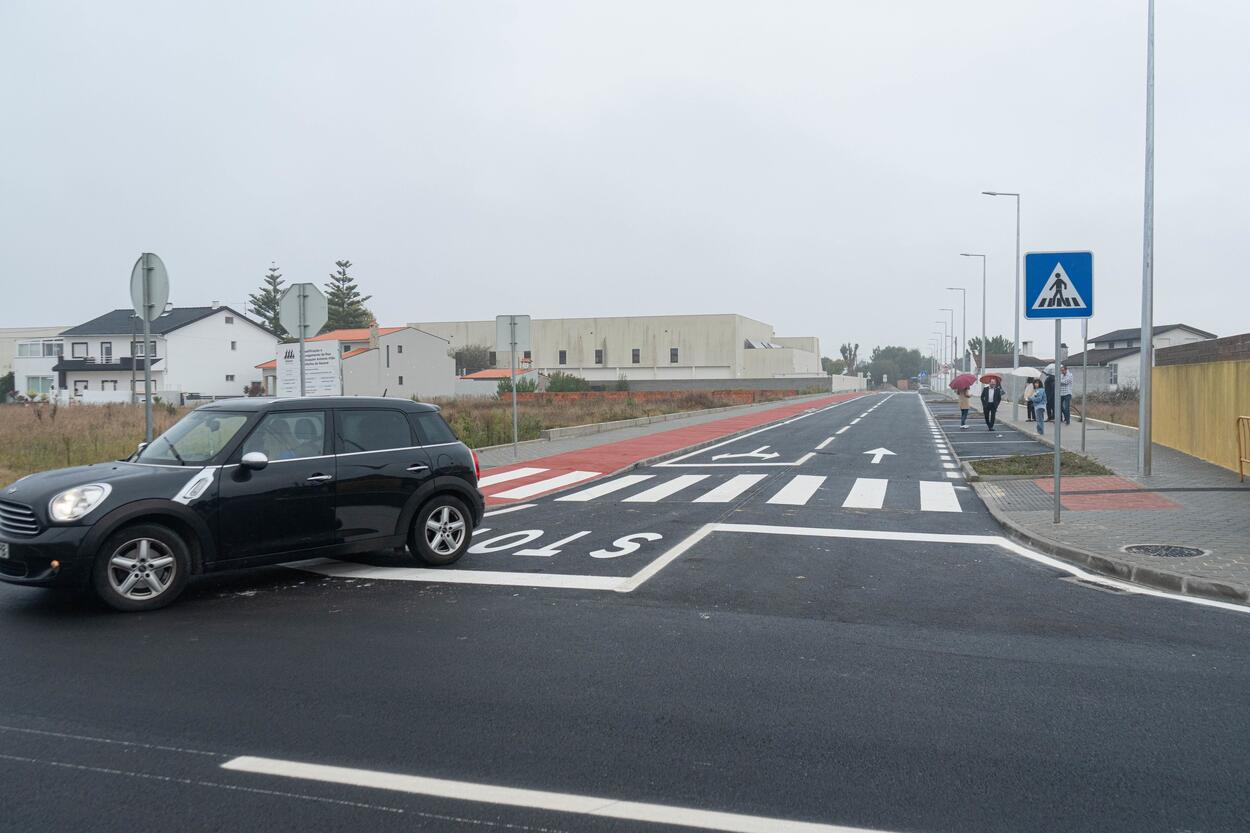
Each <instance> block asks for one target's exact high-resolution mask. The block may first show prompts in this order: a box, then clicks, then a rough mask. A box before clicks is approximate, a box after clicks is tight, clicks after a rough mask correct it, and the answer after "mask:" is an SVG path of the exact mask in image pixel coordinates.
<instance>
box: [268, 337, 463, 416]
mask: <svg viewBox="0 0 1250 833" xmlns="http://www.w3.org/2000/svg"><path fill="white" fill-rule="evenodd" d="M307 340H308V341H311V342H323V341H337V342H338V343H339V349H340V350H341V355H340V360H341V367H342V375H343V394H344V395H346V396H399V397H404V398H408V397H413V396H415V397H417V398H418V399H431V398H433V397H436V396H454V395H455V393H456V361H455V359H453V358H452V357H451V356H450V355H448V343H447V339H445V338H440V337H439V336H436V335H433V334H431V333H427V332H425V331H423V330H419V329H417V328H415V327H358V328H355V329H345V330H330V331H329V332H325V333H322V334H321V335H318V336H314V337H313V338H310V339H307ZM273 353H274V350H273V349H271V350H270V355H273ZM276 366H277V360H276V359H273V360H271V361H267V362H264V363H262V364H260V365H257V367H256V372H257V373H258V374H262V375H263V376H262V378H263V379H264V381H265V385H266V391H267V392H268V393H270V394H273V393H276V390H277V369H276Z"/></svg>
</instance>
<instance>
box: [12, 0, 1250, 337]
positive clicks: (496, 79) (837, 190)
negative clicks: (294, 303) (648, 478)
mask: <svg viewBox="0 0 1250 833" xmlns="http://www.w3.org/2000/svg"><path fill="white" fill-rule="evenodd" d="M1145 16H1146V0H1132V2H1129V1H1128V0H1098V1H1097V2H1090V0H1045V1H1044V2H1042V1H1041V0H1038V1H1037V2H1034V1H1033V0H1010V2H1003V0H992V1H990V0H987V1H986V2H972V1H971V0H967V1H966V2H961V0H949V2H941V3H939V2H933V0H923V1H921V2H905V1H904V0H891V1H890V2H885V1H884V0H882V1H881V2H869V1H868V0H863V1H862V2H846V0H843V1H842V2H834V0H822V2H812V3H800V2H793V0H787V2H756V3H742V2H728V0H710V1H709V2H675V1H674V0H664V2H639V0H628V2H611V3H609V2H603V0H593V1H592V2H569V3H558V2H544V1H543V0H527V2H523V3H502V2H468V1H467V0H447V1H446V2H438V3H430V2H426V3H416V2H394V3H382V2H369V3H359V4H348V3H343V2H309V1H308V0H292V2H246V3H235V2H218V3H211V4H194V5H192V4H186V3H164V2H162V3H151V4H136V3H126V2H108V3H100V2H81V3H64V2H54V0H5V1H4V2H3V3H0V31H3V32H4V33H5V34H6V37H5V48H4V50H3V51H2V52H0V79H3V81H0V113H3V118H4V128H3V130H2V131H0V158H2V159H3V164H2V165H0V247H2V248H3V250H4V251H5V254H6V259H7V261H8V263H7V265H6V266H7V268H6V272H7V273H8V277H6V278H5V280H4V292H3V296H2V300H0V326H20V325H26V324H43V323H47V324H66V325H70V324H75V323H79V322H81V321H83V320H86V319H88V318H91V317H93V316H95V315H98V314H100V313H101V312H103V311H104V310H106V309H111V308H114V307H120V306H127V305H128V303H129V300H128V292H127V284H128V278H129V273H130V267H131V264H132V263H133V262H134V259H135V258H136V257H137V255H138V253H139V252H140V251H143V250H148V251H154V252H157V253H158V254H160V255H161V256H162V258H163V259H164V260H165V263H166V264H167V266H168V267H169V270H170V276H171V283H172V286H173V291H172V294H171V297H172V300H174V301H175V303H177V304H179V305H194V304H204V303H207V302H208V301H210V300H214V299H216V300H221V301H222V302H224V303H229V304H231V305H236V306H239V305H241V304H242V302H243V299H244V298H245V297H246V295H247V293H248V292H250V291H253V290H254V289H255V287H256V286H257V285H258V284H259V282H260V278H261V276H262V274H263V273H264V272H265V269H266V268H267V267H268V265H269V263H270V261H271V260H277V261H278V263H279V265H280V267H281V269H282V271H283V274H284V275H285V276H286V278H287V279H288V280H310V281H315V282H317V283H322V282H323V281H324V280H325V278H326V276H327V275H328V273H329V272H330V271H331V270H332V268H333V261H334V260H336V259H339V258H349V259H351V260H352V261H353V262H354V263H355V268H354V270H353V271H354V273H355V274H356V276H357V277H358V278H359V280H360V283H361V286H362V289H364V290H365V291H366V292H368V293H372V294H373V295H374V300H373V302H372V304H371V306H372V308H373V309H374V311H375V313H376V314H377V315H378V318H379V320H380V321H381V323H382V324H384V325H385V324H394V323H402V322H406V321H416V320H427V321H428V320H444V319H461V318H489V317H493V316H494V315H496V314H498V313H507V312H517V313H529V314H531V315H534V316H535V317H554V316H581V315H587V316H590V315H634V314H637V315H644V314H661V313H705V312H706V313H711V312H738V313H741V314H744V315H748V316H751V317H754V318H758V319H761V320H764V321H767V322H769V323H771V324H773V325H774V326H775V327H776V330H777V334H778V335H817V336H819V337H820V339H821V344H822V349H823V351H824V352H825V353H826V354H827V355H832V356H836V355H837V345H838V344H839V343H840V342H842V341H847V340H849V341H858V342H860V344H861V355H866V354H867V352H868V350H869V348H871V346H873V345H875V344H887V343H894V344H906V345H909V346H915V347H921V348H923V347H924V345H925V342H926V341H927V340H928V338H929V334H930V333H931V331H932V330H934V329H937V328H938V327H937V325H936V323H935V322H936V321H937V320H938V319H939V317H941V316H942V315H944V313H939V312H938V309H939V308H940V307H944V306H946V307H949V306H953V305H954V306H956V308H957V309H958V294H957V293H951V292H947V291H945V289H944V287H946V286H951V285H955V284H963V285H966V286H968V287H970V288H971V289H972V290H974V291H972V292H970V293H969V295H970V297H969V322H970V325H971V326H970V329H969V335H970V336H971V335H975V334H977V333H978V332H979V330H980V323H979V322H980V299H979V290H980V265H979V262H978V261H975V260H971V259H967V258H961V257H959V256H958V253H959V252H960V251H969V250H971V251H981V252H986V253H987V254H988V255H989V256H990V260H989V275H990V288H989V293H990V299H989V319H990V323H989V329H990V332H991V334H994V333H1006V334H1008V335H1009V334H1010V332H1011V314H1012V298H1011V294H1012V289H1011V282H1012V275H1013V272H1012V253H1013V247H1014V212H1013V204H1012V201H1011V200H1010V199H1007V198H990V197H983V196H980V195H979V192H980V191H982V190H985V189H995V190H1004V191H1021V192H1023V194H1024V202H1023V217H1024V223H1023V248H1024V250H1025V251H1028V250H1031V249H1036V250H1048V249H1077V248H1089V249H1093V250H1094V252H1095V276H1096V280H1097V299H1096V306H1097V308H1098V310H1099V314H1098V315H1097V317H1096V318H1094V319H1093V321H1092V322H1091V334H1097V333H1100V332H1102V331H1105V330H1109V329H1114V328H1118V327H1124V326H1135V325H1137V324H1138V323H1140V321H1139V316H1140V280H1141V232H1142V167H1143V138H1144V123H1145V115H1144V97H1145V94H1144V78H1145ZM1157 26H1158V89H1157V99H1156V107H1157V127H1156V130H1157V197H1156V199H1157V202H1156V321H1157V322H1159V323H1172V322H1174V321H1184V322H1188V323H1192V324H1194V325H1197V326H1199V327H1202V328H1205V329H1208V330H1212V331H1215V332H1217V333H1218V334H1220V335H1228V334H1231V333H1236V332H1244V331H1246V330H1250V315H1247V309H1248V308H1250V282H1248V281H1247V278H1246V276H1245V275H1243V274H1240V273H1239V271H1238V269H1237V267H1236V266H1235V264H1236V263H1237V262H1239V258H1240V257H1241V256H1243V254H1244V253H1243V248H1244V240H1245V238H1246V227H1247V222H1248V221H1250V216H1248V214H1250V211H1248V207H1247V194H1250V161H1248V158H1250V107H1247V103H1248V102H1250V50H1247V49H1246V48H1245V43H1246V42H1247V39H1248V38H1250V3H1245V2H1244V1H1240V0H1239V1H1237V2H1233V0H1225V1H1224V2H1216V1H1215V0H1212V1H1211V2H1203V3H1192V2H1181V0H1158V20H1157ZM952 302H954V303H953V304H952ZM1069 333H1070V337H1069V338H1068V339H1067V340H1068V341H1069V343H1075V342H1076V340H1077V339H1078V338H1079V335H1078V333H1079V326H1077V325H1070V328H1069ZM1051 337H1052V328H1051V327H1050V326H1049V325H1046V324H1026V325H1025V326H1024V329H1023V338H1025V339H1034V340H1036V341H1038V342H1039V343H1040V344H1049V339H1050V338H1051ZM1040 349H1041V348H1040V347H1039V350H1040ZM1041 352H1048V351H1046V350H1041Z"/></svg>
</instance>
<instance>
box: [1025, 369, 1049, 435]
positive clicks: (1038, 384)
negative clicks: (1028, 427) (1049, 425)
mask: <svg viewBox="0 0 1250 833" xmlns="http://www.w3.org/2000/svg"><path fill="white" fill-rule="evenodd" d="M1029 401H1030V402H1031V403H1032V404H1033V415H1034V417H1035V418H1036V420H1037V433H1039V434H1045V433H1046V387H1045V385H1043V384H1042V380H1041V379H1034V380H1033V395H1032V396H1030V397H1029Z"/></svg>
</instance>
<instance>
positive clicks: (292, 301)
mask: <svg viewBox="0 0 1250 833" xmlns="http://www.w3.org/2000/svg"><path fill="white" fill-rule="evenodd" d="M329 316H330V311H329V306H328V305H327V304H326V296H325V295H323V294H322V293H321V290H320V289H318V288H317V287H316V285H315V284H311V283H293V284H291V285H290V286H288V287H287V288H286V289H285V290H283V292H282V297H281V298H279V299H278V320H279V321H280V322H282V326H283V327H285V328H286V330H287V332H290V333H295V334H296V336H297V337H298V338H299V395H300V396H305V395H306V390H307V387H306V376H305V372H304V342H305V340H307V338H308V336H310V335H316V334H317V332H318V331H320V330H321V328H322V327H324V326H325V323H326V320H327V319H328V318H329Z"/></svg>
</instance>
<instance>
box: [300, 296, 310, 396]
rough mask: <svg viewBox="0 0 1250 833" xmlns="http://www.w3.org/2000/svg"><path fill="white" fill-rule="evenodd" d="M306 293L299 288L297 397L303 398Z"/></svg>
mask: <svg viewBox="0 0 1250 833" xmlns="http://www.w3.org/2000/svg"><path fill="white" fill-rule="evenodd" d="M307 301H308V293H306V292H305V291H304V287H303V286H301V287H300V288H299V395H300V396H304V337H305V335H306V331H307V330H308V325H307V323H305V322H307V321H308V315H307V311H306V309H305V306H306V303H307Z"/></svg>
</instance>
